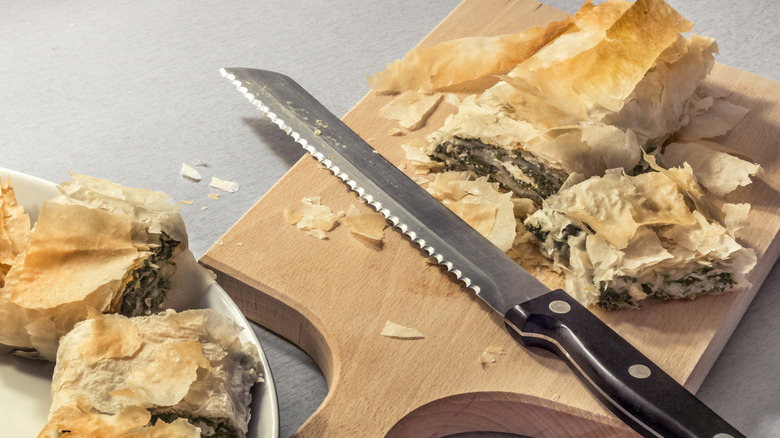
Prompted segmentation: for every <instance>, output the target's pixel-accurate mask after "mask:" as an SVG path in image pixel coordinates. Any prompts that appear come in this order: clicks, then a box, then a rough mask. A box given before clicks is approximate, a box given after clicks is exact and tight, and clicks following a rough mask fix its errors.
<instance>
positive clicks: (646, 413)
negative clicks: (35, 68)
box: [220, 68, 744, 438]
mask: <svg viewBox="0 0 780 438" xmlns="http://www.w3.org/2000/svg"><path fill="white" fill-rule="evenodd" d="M220 72H221V74H222V76H223V77H225V78H226V79H228V80H229V81H231V82H232V83H233V84H234V85H235V86H236V88H237V89H238V90H239V91H240V92H241V93H242V94H243V95H244V96H245V97H246V98H247V99H249V100H250V102H252V103H253V104H254V105H255V106H256V107H257V108H258V109H259V110H260V111H261V112H262V113H263V114H264V115H265V116H266V117H268V118H269V119H270V120H271V121H272V122H273V123H275V124H276V125H277V126H278V127H279V128H280V129H281V130H283V131H284V132H286V133H287V134H288V135H289V136H291V137H292V138H293V139H294V140H295V141H296V142H297V143H299V144H300V145H301V146H302V147H303V148H304V149H305V150H306V151H307V152H309V153H310V154H311V155H312V156H313V157H315V158H316V159H317V160H318V161H319V162H320V163H322V164H323V165H324V166H325V167H326V168H327V169H329V170H330V171H331V172H332V173H333V174H334V175H335V176H336V177H338V178H339V179H341V180H342V181H343V182H344V183H345V184H347V185H348V186H349V187H350V189H352V190H353V191H355V192H356V193H357V194H358V195H359V196H360V197H361V198H362V199H363V200H365V201H366V202H367V203H368V204H369V205H371V206H372V207H373V208H374V209H375V210H377V211H378V212H380V213H382V214H383V215H384V216H385V218H386V219H387V220H388V222H390V223H391V224H392V225H394V226H395V227H396V228H397V229H398V230H400V231H401V232H403V233H404V234H406V235H407V236H408V237H409V238H410V239H411V241H412V242H414V243H415V244H417V245H418V246H419V248H420V249H421V250H422V251H424V252H425V253H427V254H428V255H429V256H430V257H432V258H434V259H435V260H436V261H437V262H438V263H439V264H441V265H443V266H444V267H445V268H446V269H447V270H448V271H449V272H451V273H452V274H454V275H455V277H456V278H458V279H459V280H461V281H462V282H463V283H464V284H465V285H466V286H467V288H468V289H470V290H472V291H473V292H474V293H476V295H477V296H478V297H480V298H481V299H482V300H483V301H484V302H485V303H486V304H487V305H488V306H490V307H491V308H492V309H493V310H495V311H496V312H498V313H500V314H501V315H503V317H504V322H505V325H506V327H507V329H508V331H509V333H510V334H511V335H512V337H514V338H515V339H516V340H517V341H518V342H520V343H522V344H523V345H525V346H529V347H541V348H545V349H547V350H550V351H552V352H553V353H555V354H556V355H557V356H558V357H560V358H561V359H563V360H564V361H565V362H566V363H567V364H568V366H569V367H570V368H571V370H572V371H574V372H575V373H576V374H577V376H578V377H579V378H580V380H581V381H582V382H583V383H584V384H585V386H586V387H587V388H588V389H589V390H590V391H591V392H592V393H593V394H594V395H595V396H596V397H597V398H598V399H599V400H600V401H601V402H602V403H603V404H604V405H605V406H606V407H607V408H608V409H609V410H610V411H612V412H613V413H614V414H615V415H616V416H617V417H618V418H620V419H621V420H623V421H624V422H625V423H626V424H627V425H628V426H630V427H631V428H632V429H634V430H635V431H636V432H638V433H639V434H640V435H642V436H646V437H707V438H729V437H732V438H737V437H743V436H744V435H742V434H741V433H740V432H739V431H738V430H737V429H736V428H735V427H733V426H732V425H730V424H729V423H728V422H726V421H725V420H724V419H723V418H721V417H720V416H719V415H718V414H716V413H715V412H714V411H712V410H711V409H710V408H709V407H707V406H706V405H705V404H704V403H703V402H702V401H700V400H699V399H698V398H696V396H695V395H693V394H692V393H691V392H689V391H688V390H687V389H686V388H685V387H683V386H682V385H680V384H679V383H678V382H676V381H675V380H674V379H673V378H672V377H671V376H669V375H668V374H667V373H665V372H664V371H663V370H662V369H661V368H660V367H658V366H657V365H656V364H654V363H653V362H652V361H650V360H649V359H648V358H647V357H646V356H644V355H643V354H642V353H641V352H639V351H638V350H637V349H636V348H634V347H633V346H632V345H631V344H630V343H628V342H627V341H626V340H624V339H623V338H622V337H620V336H619V335H618V334H617V333H616V332H614V331H613V330H612V329H611V328H609V326H607V325H606V324H605V323H603V322H602V321H601V320H600V319H599V318H598V317H596V316H595V315H594V314H593V313H592V312H590V311H589V310H588V309H587V308H585V307H584V306H583V305H581V304H580V303H579V302H578V301H576V300H575V299H574V298H573V297H571V296H570V295H569V294H568V293H566V292H565V291H563V290H561V289H558V290H554V291H550V290H549V289H548V288H547V287H546V286H545V285H544V284H543V283H541V282H540V281H539V280H537V279H536V278H535V277H534V276H533V275H531V274H530V273H528V272H527V271H525V270H524V269H523V268H522V267H521V266H520V265H518V264H517V263H516V262H515V261H514V260H512V259H511V258H510V257H508V256H507V255H506V254H505V253H504V252H503V251H501V250H500V249H498V248H497V247H496V246H494V245H493V244H492V243H490V241H488V240H487V239H486V238H485V237H483V236H482V235H481V234H479V233H478V232H477V231H476V230H474V229H473V228H472V227H471V226H469V225H468V224H467V223H466V222H464V221H463V220H462V219H461V218H460V217H458V216H457V215H456V214H455V213H453V212H451V211H450V210H449V209H448V208H447V207H446V206H444V205H443V204H442V203H440V202H439V201H438V200H436V199H435V198H434V197H433V196H432V195H431V194H429V193H428V192H427V191H426V190H424V189H423V188H421V187H420V186H419V185H418V184H417V183H416V182H414V181H413V180H412V179H410V178H409V177H407V176H406V175H405V174H404V173H403V172H402V171H401V170H399V169H398V168H397V167H396V166H394V165H393V164H392V163H390V162H389V161H387V160H386V159H385V158H384V157H382V155H380V154H379V153H378V152H377V151H376V150H374V149H373V148H372V147H371V146H370V145H369V144H368V143H366V142H365V141H364V140H363V139H362V138H361V137H360V136H359V135H358V134H357V133H355V132H354V131H352V130H351V129H350V128H349V127H348V126H346V125H345V124H344V123H343V122H342V121H341V120H340V119H339V118H338V117H337V116H335V115H334V114H332V113H331V112H330V111H329V110H328V109H327V108H325V106H323V105H322V104H321V103H320V102H319V101H317V99H315V98H314V97H313V96H311V94H309V93H308V92H307V91H306V90H305V89H303V87H301V86H300V85H299V84H298V83H297V82H295V81H294V80H293V79H291V78H289V77H288V76H285V75H283V74H280V73H276V72H272V71H267V70H259V69H248V68H223V69H221V70H220Z"/></svg>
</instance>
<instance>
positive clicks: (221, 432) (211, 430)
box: [151, 412, 239, 438]
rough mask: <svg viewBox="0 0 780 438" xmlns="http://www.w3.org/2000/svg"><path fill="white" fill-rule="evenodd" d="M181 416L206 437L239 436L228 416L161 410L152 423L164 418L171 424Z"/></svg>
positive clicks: (229, 437) (230, 437) (227, 437)
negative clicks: (214, 416) (201, 415)
mask: <svg viewBox="0 0 780 438" xmlns="http://www.w3.org/2000/svg"><path fill="white" fill-rule="evenodd" d="M179 418H184V419H185V420H187V421H188V422H189V423H190V424H192V425H193V426H195V427H198V428H200V436H201V437H204V438H205V437H208V438H236V437H238V436H239V433H238V431H237V430H236V428H235V427H233V425H232V424H230V420H228V419H227V418H216V419H214V418H205V417H190V416H188V415H186V414H178V413H176V412H161V413H157V414H153V415H152V419H151V424H155V423H156V422H157V420H163V421H164V422H166V423H169V424H170V423H172V422H174V421H176V420H177V419H179Z"/></svg>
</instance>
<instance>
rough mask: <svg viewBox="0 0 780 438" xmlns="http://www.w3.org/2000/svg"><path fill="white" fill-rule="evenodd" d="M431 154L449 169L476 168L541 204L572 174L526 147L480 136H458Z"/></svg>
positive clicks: (508, 188)
mask: <svg viewBox="0 0 780 438" xmlns="http://www.w3.org/2000/svg"><path fill="white" fill-rule="evenodd" d="M430 156H431V158H432V159H433V160H435V161H438V162H443V163H444V165H445V170H452V171H472V172H474V173H476V174H477V175H479V176H486V177H488V178H489V179H490V180H491V181H494V182H497V183H498V184H499V186H500V187H501V188H502V189H504V190H507V191H511V192H513V193H514V194H515V195H516V196H518V197H521V198H530V199H531V200H533V201H534V202H536V203H537V204H541V202H542V200H543V199H545V198H547V197H549V196H550V195H553V194H555V193H557V192H558V190H560V188H561V185H562V184H563V182H564V181H565V180H566V178H567V177H568V173H567V172H566V171H564V170H563V169H557V168H554V167H550V166H548V165H546V164H544V163H543V162H541V161H540V160H539V159H538V158H536V157H535V156H534V155H533V154H532V153H530V152H527V151H524V150H522V149H513V150H509V149H505V148H502V147H498V146H493V145H489V144H485V143H482V142H481V141H479V140H477V139H472V138H460V137H455V138H453V139H452V140H451V141H447V142H444V143H441V144H439V145H437V146H436V147H435V149H434V150H433V152H432V154H431V155H430Z"/></svg>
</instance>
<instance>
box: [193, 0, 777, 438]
mask: <svg viewBox="0 0 780 438" xmlns="http://www.w3.org/2000/svg"><path fill="white" fill-rule="evenodd" d="M564 16H565V14H564V13H562V12H560V11H558V10H555V9H553V8H550V7H547V6H545V5H541V4H539V3H536V2H535V1H532V0H515V1H506V0H490V1H489V2H487V1H485V0H466V1H465V2H463V3H462V4H461V5H460V6H459V7H458V8H457V9H456V10H455V11H454V12H453V13H452V14H451V15H450V16H448V17H447V18H446V19H445V20H444V21H443V22H442V23H441V24H440V25H439V26H438V27H437V28H436V29H434V30H433V31H432V32H431V34H430V35H429V36H428V37H427V38H425V40H424V41H422V42H421V45H422V46H430V45H432V44H435V43H437V42H440V41H444V40H447V39H452V38H457V37H462V36H468V35H486V34H501V33H509V32H516V31H519V30H521V29H523V28H527V27H531V26H543V25H546V24H547V23H548V22H550V21H552V20H558V19H562V18H563V17H564ZM388 61H390V60H388ZM285 73H288V74H291V75H292V76H294V74H295V72H285ZM709 82H710V83H712V84H714V85H716V86H718V87H722V88H724V89H726V90H728V91H729V92H730V99H731V100H732V101H734V102H736V103H739V104H742V105H745V106H747V107H749V108H751V112H750V114H749V115H748V117H747V118H746V119H745V120H744V121H743V122H742V123H741V124H740V125H739V126H738V127H737V128H736V129H734V130H733V131H732V132H731V133H730V134H728V135H727V136H726V137H724V138H723V139H720V141H721V143H724V144H725V145H727V146H729V147H732V148H734V149H737V150H740V151H742V152H744V153H745V154H747V155H748V156H750V157H752V158H753V159H754V160H756V161H758V162H759V163H761V164H762V166H763V167H764V169H765V172H764V173H763V175H762V176H761V178H760V179H759V180H757V181H756V182H754V183H753V184H752V185H750V186H749V187H747V188H740V189H738V190H737V191H736V192H735V193H734V194H733V199H734V200H735V201H736V200H748V201H750V202H751V203H752V204H753V210H752V213H751V217H750V219H751V226H750V229H749V230H747V233H745V235H746V238H745V239H744V243H745V244H747V245H749V246H752V247H754V248H756V249H757V251H758V256H759V262H758V266H757V267H756V269H755V270H754V271H753V273H752V276H751V281H752V283H753V284H754V287H753V288H752V289H750V290H747V291H741V292H739V293H732V294H728V295H724V296H720V297H704V298H700V299H697V300H695V301H685V302H668V303H646V304H645V305H644V306H643V308H642V310H639V311H612V312H605V311H601V310H599V309H594V312H595V313H596V314H597V315H598V316H599V317H600V318H602V319H603V320H605V321H606V322H607V323H608V324H609V325H610V326H611V327H612V328H614V329H615V330H616V331H617V332H618V333H620V334H621V335H622V336H624V337H625V338H626V339H627V340H628V341H629V342H631V343H633V344H634V345H635V346H636V347H637V348H638V349H639V350H641V351H642V352H643V353H645V354H646V355H647V356H649V357H650V358H651V359H652V360H654V361H655V362H656V363H657V364H658V365H659V366H661V367H662V368H663V369H665V370H666V371H667V372H668V373H669V374H671V375H672V376H673V377H674V378H675V379H677V380H678V381H680V382H682V383H683V384H684V385H685V386H686V387H687V388H688V389H690V390H692V391H695V390H696V389H697V388H698V387H699V385H700V383H701V382H702V380H703V378H704V376H705V375H706V373H707V372H708V370H709V369H710V367H711V365H712V364H713V362H714V360H715V358H716V357H717V356H718V354H719V353H720V351H721V349H722V347H723V345H724V344H725V342H726V340H727V339H728V337H729V336H730V335H731V333H732V331H733V329H734V327H735V326H736V324H737V322H738V321H739V319H740V318H741V317H742V315H743V313H744V311H745V309H746V308H747V306H748V304H749V303H750V301H751V300H752V298H753V296H754V295H755V292H756V290H757V289H758V287H759V286H760V285H761V283H762V282H763V280H764V278H765V277H766V275H767V273H768V272H769V270H770V268H771V267H772V266H773V265H774V263H775V261H776V260H777V258H778V253H780V243H778V238H777V236H778V228H779V227H780V213H779V212H780V195H779V194H778V191H779V190H780V163H778V154H777V153H776V151H775V149H774V148H775V144H776V139H777V138H779V137H780V84H778V83H776V82H773V81H771V80H768V79H765V78H762V77H758V76H755V75H752V74H749V73H746V72H743V71H739V70H736V69H734V68H730V67H727V66H724V65H720V64H717V65H716V66H715V68H714V71H713V73H712V75H711V78H710V79H709ZM391 98H392V97H390V96H382V95H377V94H373V93H370V94H368V95H367V96H366V97H365V98H364V99H362V100H361V101H360V102H359V103H358V105H356V106H355V108H353V109H352V111H350V112H349V114H347V115H346V116H345V118H344V121H345V122H346V123H347V124H348V125H349V126H351V127H352V128H353V129H354V130H355V131H357V132H358V133H359V134H360V135H361V136H362V137H363V138H365V139H366V140H367V141H368V142H369V143H371V144H372V145H373V146H374V147H375V148H376V149H377V150H378V151H379V152H381V153H382V154H383V155H385V156H386V157H387V158H388V159H390V160H391V161H392V162H395V163H401V162H402V160H403V153H402V151H401V149H400V147H399V146H400V144H401V143H402V142H405V141H408V140H409V136H401V137H392V136H389V135H388V132H389V131H390V129H391V128H392V127H393V126H394V123H392V122H389V121H387V120H384V119H383V118H381V117H380V116H379V114H378V111H379V108H381V107H382V106H383V105H384V104H386V103H387V102H389V100H390V99H391ZM451 110H452V107H449V108H447V106H446V105H442V107H441V108H440V109H439V110H437V113H436V114H434V116H433V117H432V118H431V119H430V120H429V122H428V125H427V126H426V128H424V129H422V130H421V131H418V132H415V133H414V136H415V137H420V138H422V137H423V136H424V135H425V134H427V133H428V132H430V131H432V130H433V129H435V127H437V126H439V125H440V123H441V122H442V120H443V118H444V116H445V115H446V113H447V112H448V111H451ZM290 147H297V145H296V144H294V143H292V141H290ZM311 196H321V197H322V203H323V204H325V205H328V206H330V207H331V208H332V209H333V210H334V211H337V210H344V211H346V210H347V209H348V208H349V206H350V205H351V204H357V205H360V201H359V200H358V199H357V197H356V196H355V195H354V194H353V193H350V192H349V191H348V190H347V188H346V187H345V186H344V185H343V184H342V183H341V182H340V181H339V180H337V179H336V178H334V177H333V176H331V174H330V173H329V172H328V171H326V170H324V169H322V168H321V167H320V166H319V164H318V163H316V161H315V160H314V159H313V158H311V157H308V156H306V157H304V158H302V159H301V160H300V161H299V162H298V163H297V164H296V165H295V166H293V168H292V169H291V170H290V171H289V173H287V174H286V175H285V176H284V177H283V178H282V179H281V180H280V181H279V182H278V183H277V184H276V185H275V186H274V187H273V188H272V190H270V191H269V192H268V193H267V194H266V195H265V196H264V197H263V198H262V199H261V200H260V201H259V202H258V203H257V204H256V205H255V206H254V207H252V208H251V209H250V210H249V211H248V212H247V213H246V214H245V215H244V216H243V217H242V218H241V219H240V220H239V221H238V222H237V223H236V224H235V225H234V226H233V227H232V228H231V229H230V230H229V231H228V232H227V233H226V234H225V235H224V236H223V238H222V239H221V241H222V243H221V244H220V245H215V246H214V247H212V248H211V249H210V250H209V251H208V252H207V253H206V254H205V255H204V256H203V258H202V259H201V262H202V263H203V264H205V265H206V266H208V267H209V268H211V269H213V270H214V271H215V272H217V275H218V281H219V283H220V284H221V285H222V286H223V287H224V288H225V289H226V290H227V292H228V293H229V294H230V296H231V297H232V298H233V299H234V300H235V301H236V302H237V303H238V306H239V307H240V308H241V309H242V310H243V311H244V313H245V314H246V316H247V317H248V318H249V319H251V320H253V321H255V322H257V323H259V324H261V325H262V326H265V327H267V328H269V329H271V330H273V331H275V332H277V333H279V334H280V335H282V336H284V337H286V338H288V339H289V340H291V341H292V342H293V343H295V344H297V345H298V346H300V347H301V348H302V349H303V350H305V351H306V352H307V353H309V354H310V355H311V356H312V357H313V358H314V359H315V360H316V361H317V363H318V364H319V366H320V367H321V368H322V371H323V372H324V374H325V378H326V379H327V382H328V385H329V394H328V396H327V397H326V399H325V401H324V402H323V404H322V406H321V407H320V408H319V409H318V410H317V411H316V412H315V413H314V414H313V416H312V417H311V418H310V419H309V420H308V421H307V422H306V423H305V424H304V425H303V426H302V427H301V429H300V430H299V431H298V436H301V437H303V436H307V437H308V436H311V437H345V436H350V437H356V436H365V437H379V436H397V437H408V436H442V435H446V434H452V433H456V432H464V431H481V430H485V431H498V432H514V433H518V434H523V435H528V436H534V437H551V436H556V437H562V436H577V437H584V436H593V437H603V436H614V437H623V436H626V437H627V436H635V434H634V433H633V432H632V431H631V430H630V429H628V428H627V427H626V426H625V425H624V424H622V423H621V422H620V421H619V420H617V419H616V418H615V417H614V416H613V415H612V414H611V413H609V412H608V411H607V410H606V409H605V408H603V407H602V406H601V405H600V404H599V402H598V401H597V400H596V399H595V398H594V397H593V396H591V395H590V393H589V392H588V391H587V389H586V388H585V387H584V386H583V385H582V384H580V382H579V381H578V380H577V378H576V377H575V376H574V375H573V374H572V373H571V372H570V371H569V369H568V368H567V367H566V365H565V364H564V363H563V362H561V361H559V360H558V359H557V358H555V357H554V356H553V355H552V354H549V353H547V352H545V351H540V350H528V349H525V348H523V347H521V346H519V345H518V344H516V343H515V341H513V340H512V338H511V337H509V336H508V335H507V333H506V332H505V329H504V326H503V323H502V321H501V318H499V317H498V316H497V315H495V314H494V313H492V312H491V311H490V310H489V309H488V308H487V306H485V305H483V304H482V303H481V302H480V301H479V300H478V299H476V298H474V297H473V296H472V295H471V294H470V293H468V291H467V290H466V289H465V288H464V287H463V286H462V285H461V284H460V283H458V282H457V281H456V280H454V279H453V278H452V277H451V276H450V275H449V274H446V272H445V271H444V270H443V269H442V268H440V267H439V266H436V265H434V264H431V263H429V260H427V259H426V257H424V256H423V254H422V252H420V251H419V250H418V249H417V248H416V247H415V246H413V245H412V244H410V242H409V240H408V238H406V237H404V236H403V235H402V234H401V233H400V232H398V231H397V230H395V229H392V228H388V229H387V230H386V232H385V233H386V234H385V239H384V241H383V243H382V245H381V246H377V245H373V244H370V243H367V242H365V241H362V240H359V239H357V238H356V237H354V236H352V235H351V234H350V233H349V231H348V230H347V229H346V227H345V226H339V227H337V228H336V229H335V230H333V231H331V232H330V233H329V237H328V239H326V240H319V239H316V238H314V237H312V236H309V235H307V234H306V233H305V232H302V231H300V230H298V229H297V228H295V227H294V226H291V225H288V224H287V223H286V222H285V220H284V218H283V215H282V211H283V209H285V208H290V209H295V208H297V207H299V206H300V200H301V199H302V198H304V197H311ZM360 208H361V209H364V210H365V211H368V210H369V208H368V207H366V206H365V205H360ZM541 280H542V281H544V282H545V283H546V284H548V285H550V286H556V285H560V279H559V278H555V277H551V276H543V277H542V278H541ZM388 320H389V321H393V322H395V323H398V324H401V325H403V326H407V327H412V328H415V329H417V330H418V331H420V332H421V333H423V334H424V335H425V337H424V338H423V339H416V340H409V339H397V338H388V337H384V336H381V335H380V332H381V330H382V328H383V326H384V324H385V322H386V321H388ZM488 347H500V348H503V349H504V350H505V351H506V354H505V355H499V356H496V361H495V362H494V363H488V364H484V365H483V364H482V363H481V361H480V357H481V355H482V354H483V352H484V351H485V350H486V349H487V348H488ZM735 384H736V382H735Z"/></svg>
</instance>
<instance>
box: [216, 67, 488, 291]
mask: <svg viewBox="0 0 780 438" xmlns="http://www.w3.org/2000/svg"><path fill="white" fill-rule="evenodd" d="M219 72H220V74H221V75H222V77H224V78H225V79H227V80H228V81H230V83H232V84H233V85H234V86H235V87H236V89H237V90H238V91H239V92H240V93H241V94H242V95H243V96H244V97H246V98H247V99H248V100H249V102H251V103H252V104H253V105H254V106H255V107H257V109H259V110H260V112H261V113H262V114H263V115H264V116H265V117H267V118H268V119H269V120H270V121H271V122H273V123H274V124H275V125H277V127H278V128H279V129H281V130H282V131H284V132H285V133H286V134H287V135H289V136H290V137H292V138H293V140H294V141H295V142H296V143H298V144H299V145H301V146H302V147H303V149H304V150H305V151H306V152H308V153H309V154H310V155H311V156H313V157H314V158H315V159H317V161H319V162H320V163H321V164H322V165H323V166H325V168H326V169H327V170H329V171H330V172H331V173H333V175H335V176H336V177H337V178H339V179H340V180H341V181H342V182H344V184H346V185H347V186H348V187H349V188H350V190H352V191H353V192H355V193H356V194H357V195H358V197H360V198H361V199H362V200H364V201H365V202H366V203H367V204H368V205H370V206H371V207H372V208H373V209H374V210H376V211H377V212H379V213H381V214H382V215H383V216H384V217H385V219H387V220H388V221H389V222H390V223H392V224H393V226H394V227H395V228H397V229H398V230H399V231H401V232H402V233H403V234H405V235H406V236H407V237H409V239H411V241H412V242H413V243H414V244H416V245H417V246H418V247H419V248H420V249H421V250H423V251H425V252H426V253H427V254H428V256H429V257H431V258H433V259H434V260H436V262H437V263H438V264H439V265H441V266H443V267H444V268H446V269H447V272H449V273H451V274H453V275H455V278H457V279H458V280H460V281H462V282H463V283H464V284H465V285H466V287H467V288H469V289H471V290H473V291H474V292H475V293H477V294H479V292H480V288H479V285H475V284H472V281H471V279H469V278H468V277H466V276H464V275H463V272H462V271H461V270H459V269H457V268H455V266H454V265H453V264H452V262H450V261H447V260H444V256H443V255H442V254H440V253H438V252H436V249H435V248H433V247H432V246H430V245H426V242H425V240H424V239H422V238H420V237H418V236H417V233H415V232H414V231H410V230H409V227H408V226H407V225H406V224H404V223H402V222H401V221H400V219H399V218H398V217H397V216H395V215H392V214H391V212H390V210H388V209H387V208H384V207H382V204H381V203H380V202H378V201H376V200H374V197H373V196H372V195H371V194H370V193H366V191H365V189H364V188H363V187H361V186H359V185H358V184H357V181H355V180H354V179H351V178H350V177H349V175H347V174H346V173H344V172H342V171H341V169H339V168H338V166H335V165H333V162H332V161H331V160H330V159H328V158H327V157H326V156H325V155H324V154H322V153H321V152H319V151H317V149H316V148H315V147H314V146H312V145H310V144H309V142H308V141H307V140H306V139H305V138H304V137H303V136H302V135H300V134H299V133H298V132H296V131H295V130H293V129H292V128H291V127H290V126H288V125H287V123H285V121H284V120H282V119H281V118H279V117H278V116H277V115H276V114H275V113H273V112H272V111H270V108H268V107H267V106H266V105H265V104H263V102H262V101H260V100H259V99H257V97H256V96H255V95H254V94H252V93H251V92H250V91H249V89H247V88H246V87H245V86H244V84H243V83H242V82H241V81H240V80H238V79H236V77H235V75H233V74H232V73H229V72H228V71H227V70H225V69H224V68H221V69H220V70H219Z"/></svg>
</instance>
